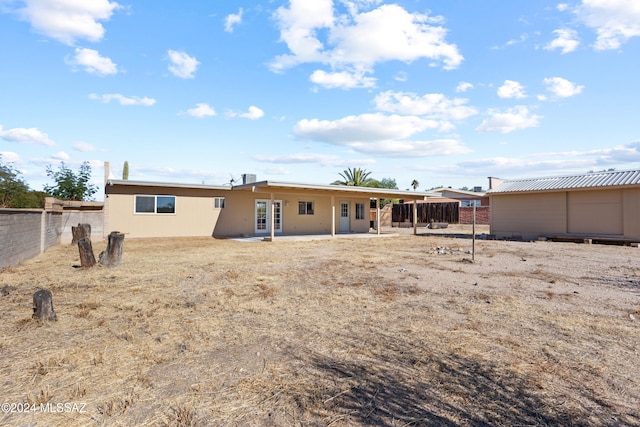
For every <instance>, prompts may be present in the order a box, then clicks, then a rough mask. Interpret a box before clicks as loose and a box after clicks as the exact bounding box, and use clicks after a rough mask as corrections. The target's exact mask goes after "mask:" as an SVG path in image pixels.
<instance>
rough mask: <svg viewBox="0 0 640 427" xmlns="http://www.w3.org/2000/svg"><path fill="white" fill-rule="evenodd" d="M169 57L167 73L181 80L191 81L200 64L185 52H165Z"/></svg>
mask: <svg viewBox="0 0 640 427" xmlns="http://www.w3.org/2000/svg"><path fill="white" fill-rule="evenodd" d="M167 55H169V61H170V62H171V64H169V71H171V74H173V75H174V76H176V77H180V78H181V79H192V78H194V77H195V73H196V71H197V70H198V65H200V62H198V60H197V59H196V58H195V57H193V56H189V55H188V54H187V53H185V52H178V51H176V50H171V49H169V50H168V51H167Z"/></svg>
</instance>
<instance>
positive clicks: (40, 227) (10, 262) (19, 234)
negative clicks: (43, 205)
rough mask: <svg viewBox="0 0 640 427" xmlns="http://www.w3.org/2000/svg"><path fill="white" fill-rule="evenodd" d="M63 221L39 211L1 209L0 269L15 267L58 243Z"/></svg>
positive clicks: (48, 213) (58, 217)
mask: <svg viewBox="0 0 640 427" xmlns="http://www.w3.org/2000/svg"><path fill="white" fill-rule="evenodd" d="M56 217H57V218H56ZM60 218H61V216H60V215H53V214H52V213H50V212H44V211H41V210H36V209H20V210H18V209H0V268H5V267H11V266H14V265H16V264H18V263H20V262H21V261H25V260H28V259H30V258H33V257H35V256H36V255H38V254H40V253H41V252H43V251H44V250H46V249H47V248H49V247H51V246H53V245H55V244H58V243H59V242H60V232H59V230H60V227H59V225H60Z"/></svg>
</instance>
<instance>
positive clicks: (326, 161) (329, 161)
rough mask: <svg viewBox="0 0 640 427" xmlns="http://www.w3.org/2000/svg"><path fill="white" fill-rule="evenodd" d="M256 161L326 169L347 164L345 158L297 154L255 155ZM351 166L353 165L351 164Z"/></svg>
mask: <svg viewBox="0 0 640 427" xmlns="http://www.w3.org/2000/svg"><path fill="white" fill-rule="evenodd" d="M253 159H254V160H257V161H259V162H268V163H284V164H298V163H317V164H320V165H322V166H326V167H333V166H341V165H344V164H345V163H347V162H350V161H347V160H345V159H344V158H343V157H341V156H336V155H332V154H317V153H295V154H286V155H270V156H267V155H262V154H259V155H255V156H253ZM365 161H366V162H367V163H374V162H375V160H372V159H370V160H359V161H358V164H362V163H363V162H365ZM349 164H351V163H349Z"/></svg>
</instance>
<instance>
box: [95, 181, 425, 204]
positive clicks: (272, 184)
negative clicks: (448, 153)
mask: <svg viewBox="0 0 640 427" xmlns="http://www.w3.org/2000/svg"><path fill="white" fill-rule="evenodd" d="M106 185H107V186H113V185H116V186H134V187H164V188H194V189H201V190H225V191H252V192H261V193H268V192H274V191H279V192H283V191H284V192H290V193H295V192H305V193H308V192H324V193H328V192H331V193H339V194H345V195H346V194H354V193H356V194H361V195H363V196H365V197H374V198H398V199H410V200H422V199H424V198H425V197H437V196H436V195H434V194H433V193H422V192H416V191H405V190H393V189H387V188H371V187H353V186H347V185H319V184H304V183H295V182H282V181H259V182H252V183H249V184H242V185H234V186H233V187H231V186H228V185H225V186H222V185H204V184H181V183H175V182H174V183H171V182H153V181H130V180H121V179H109V180H107V183H106Z"/></svg>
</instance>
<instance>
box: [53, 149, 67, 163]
mask: <svg viewBox="0 0 640 427" xmlns="http://www.w3.org/2000/svg"><path fill="white" fill-rule="evenodd" d="M51 158H52V159H56V160H61V161H65V160H69V159H70V158H71V157H69V155H68V154H67V153H65V152H64V151H58V152H57V153H55V154H52V155H51Z"/></svg>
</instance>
